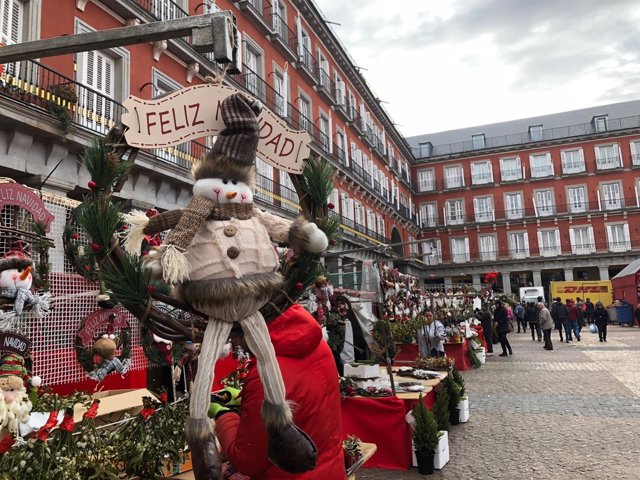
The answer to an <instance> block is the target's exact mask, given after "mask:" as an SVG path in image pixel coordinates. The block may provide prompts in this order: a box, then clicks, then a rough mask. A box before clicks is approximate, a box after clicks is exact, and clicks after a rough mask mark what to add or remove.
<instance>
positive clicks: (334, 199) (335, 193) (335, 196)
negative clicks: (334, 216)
mask: <svg viewBox="0 0 640 480" xmlns="http://www.w3.org/2000/svg"><path fill="white" fill-rule="evenodd" d="M328 203H333V205H334V210H333V211H334V212H337V210H336V209H337V208H338V206H339V205H340V190H338V189H337V188H334V189H333V190H331V194H330V195H329V202H328Z"/></svg>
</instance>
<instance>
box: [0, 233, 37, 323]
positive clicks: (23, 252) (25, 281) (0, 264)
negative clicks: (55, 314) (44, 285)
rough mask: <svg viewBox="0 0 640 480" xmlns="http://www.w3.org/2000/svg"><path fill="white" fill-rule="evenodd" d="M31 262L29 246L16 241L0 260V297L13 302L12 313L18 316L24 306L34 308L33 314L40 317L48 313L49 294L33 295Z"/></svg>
mask: <svg viewBox="0 0 640 480" xmlns="http://www.w3.org/2000/svg"><path fill="white" fill-rule="evenodd" d="M32 271H33V260H32V259H31V257H30V255H29V246H28V244H27V243H26V242H24V241H22V240H18V241H17V242H15V244H14V245H13V247H12V248H11V249H10V250H9V251H8V252H7V253H6V254H5V255H4V257H3V258H2V259H0V297H2V298H4V299H7V300H10V301H11V300H12V301H13V305H14V307H13V312H14V313H15V315H16V316H20V315H21V314H22V312H23V310H24V306H25V305H31V306H33V307H34V311H35V314H36V315H37V316H38V317H41V316H43V315H45V314H46V313H48V311H49V294H48V293H45V294H41V295H34V294H33V293H32V292H31V286H32V285H33V274H32Z"/></svg>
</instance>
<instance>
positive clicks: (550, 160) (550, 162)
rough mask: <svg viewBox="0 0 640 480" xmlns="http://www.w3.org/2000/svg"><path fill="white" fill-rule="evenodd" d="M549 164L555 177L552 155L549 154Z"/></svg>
mask: <svg viewBox="0 0 640 480" xmlns="http://www.w3.org/2000/svg"><path fill="white" fill-rule="evenodd" d="M547 163H548V164H549V165H551V175H555V171H554V168H553V160H552V159H551V154H550V153H547Z"/></svg>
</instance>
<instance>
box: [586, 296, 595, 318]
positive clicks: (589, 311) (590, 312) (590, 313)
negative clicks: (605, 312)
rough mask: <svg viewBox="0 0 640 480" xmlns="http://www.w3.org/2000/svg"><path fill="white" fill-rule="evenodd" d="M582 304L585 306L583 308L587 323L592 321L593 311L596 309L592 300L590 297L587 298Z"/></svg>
mask: <svg viewBox="0 0 640 480" xmlns="http://www.w3.org/2000/svg"><path fill="white" fill-rule="evenodd" d="M584 306H585V310H584V313H585V314H586V316H587V322H588V323H589V324H592V323H593V318H592V317H593V311H594V310H595V309H596V307H595V305H594V304H593V302H592V301H591V299H590V298H587V299H586V300H585V302H584Z"/></svg>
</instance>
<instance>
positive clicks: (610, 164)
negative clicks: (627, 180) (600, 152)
mask: <svg viewBox="0 0 640 480" xmlns="http://www.w3.org/2000/svg"><path fill="white" fill-rule="evenodd" d="M621 167H622V163H621V162H620V157H619V156H618V155H611V156H607V157H598V158H596V168H597V169H598V170H612V169H614V168H621Z"/></svg>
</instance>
